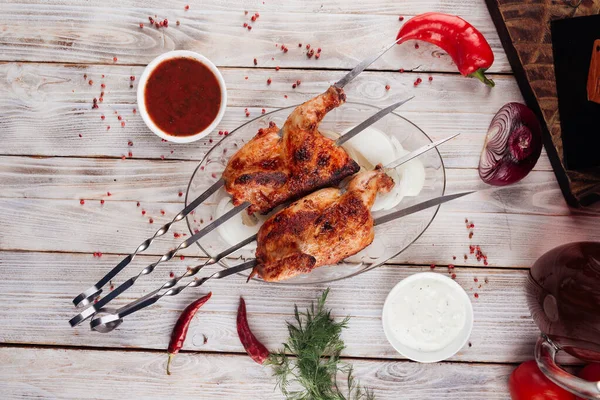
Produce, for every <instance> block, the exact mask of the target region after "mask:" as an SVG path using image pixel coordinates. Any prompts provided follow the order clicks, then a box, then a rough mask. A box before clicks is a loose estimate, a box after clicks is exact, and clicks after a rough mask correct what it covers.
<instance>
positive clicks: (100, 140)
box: [0, 63, 551, 170]
mask: <svg viewBox="0 0 600 400" xmlns="http://www.w3.org/2000/svg"><path fill="white" fill-rule="evenodd" d="M79 67H81V68H79ZM141 70H142V68H141V67H125V66H89V67H85V66H65V65H60V64H51V65H47V64H46V65H43V64H16V63H10V64H4V65H0V90H2V91H3V93H5V96H3V97H2V98H0V126H2V127H3V138H4V144H3V146H2V149H1V150H0V153H1V154H10V155H40V156H57V155H58V156H102V157H118V158H120V157H121V156H123V155H127V154H128V151H129V150H131V151H132V155H133V157H134V158H160V157H161V156H164V157H166V158H167V159H187V160H190V159H191V160H201V159H202V157H203V156H204V154H205V153H206V152H207V151H208V150H209V149H210V147H212V145H213V144H212V143H210V139H212V140H213V141H214V140H217V139H220V138H221V137H220V136H219V135H218V134H217V133H218V131H219V130H227V131H230V132H231V131H233V130H234V129H235V128H236V127H237V126H239V125H241V124H242V123H245V122H247V121H248V119H249V118H247V117H246V116H245V113H244V108H246V107H249V110H250V112H251V117H250V118H254V117H256V116H258V115H260V113H261V109H262V108H265V109H266V111H271V110H272V109H275V108H280V107H288V106H292V105H294V104H298V103H301V102H303V101H306V100H308V99H309V98H311V97H312V96H314V95H315V94H316V93H319V92H320V91H322V90H324V88H326V87H327V85H329V84H330V83H331V82H333V81H335V80H336V79H338V78H339V77H340V75H341V73H340V72H338V71H301V70H281V71H279V72H274V71H271V70H266V69H223V73H224V76H225V80H226V81H227V85H228V93H229V98H228V99H229V109H228V111H227V112H226V114H225V118H224V120H223V121H222V123H221V124H220V126H219V127H218V128H217V130H215V132H214V133H213V134H212V135H211V136H209V137H208V138H206V140H200V141H197V142H195V143H190V144H186V145H177V144H172V143H163V142H161V141H160V140H159V139H158V137H156V136H154V135H153V134H152V133H151V132H150V131H149V130H148V128H147V127H146V126H145V125H144V123H143V121H142V119H141V117H140V116H139V115H134V114H133V108H134V107H136V106H135V103H136V95H135V90H134V89H135V88H134V89H130V88H129V85H130V82H131V81H130V80H129V77H130V76H131V75H135V76H139V74H140V73H141ZM84 74H86V75H87V77H88V80H89V79H92V80H93V81H94V85H93V86H91V87H90V85H89V84H88V83H87V80H86V79H84V78H83V75H84ZM102 74H104V75H105V78H104V79H103V78H102ZM246 76H248V80H246V79H244V78H245V77H246ZM416 76H422V78H423V79H424V80H425V82H424V83H422V84H421V85H420V86H419V87H417V88H415V87H414V85H413V82H414V80H415V79H416ZM427 76H428V75H415V74H406V73H404V74H401V73H381V72H379V73H370V72H365V73H363V74H362V75H360V76H359V77H358V78H357V79H356V81H355V82H352V83H351V84H350V86H348V88H347V93H348V100H349V101H355V102H366V103H369V104H372V105H374V106H379V107H382V106H386V105H389V104H391V103H393V102H395V101H399V100H402V99H404V98H406V97H407V96H408V95H409V94H414V95H416V96H417V97H416V98H415V99H413V100H412V101H410V102H409V103H407V104H406V105H404V106H403V107H402V108H401V109H399V110H398V112H399V113H400V115H403V116H405V117H406V118H409V119H410V120H412V121H413V122H414V123H416V124H417V125H418V126H420V127H421V128H422V129H423V130H424V131H425V132H426V133H427V134H429V135H430V136H431V137H432V138H433V139H441V138H444V137H447V136H449V135H451V134H455V133H456V132H461V135H460V136H459V137H458V138H456V139H454V140H453V141H451V142H449V143H447V144H444V146H442V147H441V148H440V150H441V152H442V156H443V157H444V163H445V165H446V166H447V167H457V168H475V167H477V165H478V163H479V155H480V152H481V148H482V146H483V140H484V136H485V133H486V131H487V128H488V125H489V122H490V121H491V119H492V117H493V116H494V114H495V113H496V112H497V111H498V109H499V108H500V106H501V105H502V104H504V103H506V102H509V101H521V95H520V93H519V91H518V90H517V87H516V84H515V82H514V81H513V79H512V78H511V77H504V76H497V77H496V81H497V85H496V87H495V88H494V89H493V90H489V89H487V88H485V87H484V86H483V85H481V84H480V83H479V82H476V81H475V80H473V79H462V78H459V77H456V76H451V75H438V74H435V75H433V77H434V79H433V81H432V82H431V83H430V82H429V81H428V80H427ZM269 77H272V78H273V80H274V81H273V83H272V84H271V85H267V84H266V81H267V79H268V78H269ZM297 79H301V80H302V82H303V83H302V85H301V86H300V87H299V88H298V89H295V90H293V89H292V88H291V83H292V82H295V81H296V80H297ZM101 83H105V85H106V89H105V93H106V94H105V98H104V99H105V100H104V103H102V104H101V105H100V108H99V109H97V110H92V109H91V104H92V99H93V98H94V97H96V98H97V97H99V95H100V91H101V90H102V89H101V88H100V87H99V86H100V84H101ZM386 84H390V85H391V90H389V91H386V90H385V85H386ZM134 85H135V84H134ZM286 95H287V96H288V98H287V99H286V98H285V97H284V96H286ZM115 111H117V112H118V113H119V115H121V116H122V117H123V118H124V121H125V122H126V126H125V127H124V128H123V127H121V126H119V125H120V122H121V121H119V120H117V116H116V115H114V112H115ZM102 115H105V118H106V119H105V120H101V116H102ZM107 126H111V129H110V130H109V131H107ZM79 134H81V135H82V137H79ZM128 141H133V143H134V148H133V149H129V148H128V146H127V143H128ZM171 151H173V153H171ZM536 169H539V170H551V167H550V164H549V162H548V160H547V158H546V157H545V155H543V156H542V158H541V159H540V161H539V162H538V165H537V166H536Z"/></svg>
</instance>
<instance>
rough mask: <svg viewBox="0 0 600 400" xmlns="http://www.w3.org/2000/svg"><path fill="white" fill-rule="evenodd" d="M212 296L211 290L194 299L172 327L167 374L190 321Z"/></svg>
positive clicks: (169, 373) (180, 346)
mask: <svg viewBox="0 0 600 400" xmlns="http://www.w3.org/2000/svg"><path fill="white" fill-rule="evenodd" d="M211 296H212V292H209V293H208V294H207V295H206V296H204V297H201V298H199V299H198V300H196V301H194V302H193V303H192V304H190V305H189V306H187V307H186V308H185V309H184V310H183V311H182V313H181V315H180V316H179V319H178V320H177V323H176V324H175V327H174V328H173V333H171V341H170V342H169V348H168V352H169V359H168V360H167V375H171V370H170V367H171V360H172V359H173V357H174V356H175V354H177V353H179V350H181V348H182V347H183V343H184V342H185V337H186V336H187V332H188V329H189V327H190V323H191V322H192V319H193V318H194V315H196V312H198V310H199V309H200V307H202V306H203V305H204V303H206V302H207V301H208V300H209V299H210V297H211Z"/></svg>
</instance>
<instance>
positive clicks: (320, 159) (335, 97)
mask: <svg viewBox="0 0 600 400" xmlns="http://www.w3.org/2000/svg"><path fill="white" fill-rule="evenodd" d="M345 100H346V95H345V94H344V91H343V90H342V89H340V88H337V87H335V86H331V87H330V88H329V89H328V90H327V91H326V92H325V93H322V94H320V95H318V96H316V97H314V98H313V99H311V100H308V101H307V102H305V103H303V104H301V105H299V106H298V107H296V109H294V111H292V113H291V114H290V116H289V117H288V119H287V120H286V122H285V124H284V125H283V136H282V137H280V136H279V135H278V132H279V129H278V127H277V125H275V124H274V123H271V125H270V126H269V127H268V128H263V129H260V130H259V132H258V134H257V135H256V136H255V137H254V138H252V140H250V141H249V142H248V143H246V144H245V145H244V146H243V147H242V148H241V149H240V150H239V151H237V152H236V153H235V154H234V155H233V156H232V157H231V159H230V160H229V162H228V164H227V167H226V168H225V171H224V172H223V179H224V181H225V189H226V190H227V192H228V193H229V194H231V196H232V197H233V204H234V205H236V206H237V205H239V204H241V203H243V202H245V201H247V202H250V203H251V204H252V205H251V206H250V207H249V208H248V213H249V214H252V213H255V212H260V213H267V212H269V211H270V210H272V209H273V208H275V207H276V206H278V205H280V204H283V203H285V202H287V201H291V200H295V199H298V198H300V197H302V196H303V195H305V194H308V193H310V192H313V191H315V190H317V189H320V188H323V187H327V186H335V185H337V184H338V183H339V182H341V181H342V180H343V179H344V178H346V177H348V176H350V175H353V174H355V173H356V172H358V170H359V169H360V167H359V166H358V164H357V163H356V162H355V161H354V160H352V158H350V156H348V154H347V153H346V151H345V150H344V149H342V148H341V147H339V146H336V144H335V142H334V141H333V140H331V139H328V138H326V137H324V136H323V135H321V133H319V131H318V128H319V124H320V122H321V121H322V120H323V118H324V117H325V115H326V114H327V113H328V112H329V111H331V110H332V109H334V108H336V107H339V106H340V105H342V104H343V103H344V101H345Z"/></svg>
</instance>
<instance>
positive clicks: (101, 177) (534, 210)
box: [0, 146, 600, 215]
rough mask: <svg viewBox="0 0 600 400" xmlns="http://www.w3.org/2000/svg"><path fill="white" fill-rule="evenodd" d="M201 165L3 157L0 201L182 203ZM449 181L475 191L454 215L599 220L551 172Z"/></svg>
mask: <svg viewBox="0 0 600 400" xmlns="http://www.w3.org/2000/svg"><path fill="white" fill-rule="evenodd" d="M127 148H129V149H133V150H134V151H135V150H136V147H135V146H133V147H128V146H127ZM197 165H198V163H197V162H195V161H181V160H174V161H171V160H164V161H161V160H140V159H131V160H126V161H123V160H120V159H102V158H65V157H50V158H36V157H21V156H16V157H8V156H0V198H29V199H61V200H66V199H70V200H79V199H86V200H88V201H92V202H93V201H99V200H100V199H104V200H105V201H136V202H137V201H140V202H142V203H143V204H144V205H145V203H146V202H158V203H160V202H175V203H178V204H179V203H180V201H181V199H180V198H179V197H178V196H176V194H177V193H178V192H179V191H180V190H182V189H184V188H186V187H187V185H188V183H189V180H190V177H191V176H192V174H193V172H194V170H195V169H196V167H197ZM446 181H447V191H448V192H449V193H454V192H459V191H474V190H475V191H477V193H475V194H473V195H470V196H468V197H466V198H460V199H458V200H455V201H453V202H452V203H451V204H448V209H450V210H452V211H464V212H470V211H471V210H478V212H496V213H511V214H519V213H523V214H543V215H570V214H571V213H572V212H578V213H588V214H595V215H600V207H595V208H589V209H583V210H576V211H572V210H570V209H569V208H568V207H567V205H566V203H565V201H564V199H563V197H562V196H561V195H560V189H559V188H558V185H557V183H556V179H555V177H554V174H553V173H552V172H551V171H533V172H532V173H531V174H530V175H529V176H528V177H526V178H525V179H524V180H523V181H521V182H519V183H517V184H515V185H511V186H508V187H494V186H489V185H486V184H484V183H483V182H482V181H481V179H480V178H479V174H478V172H477V170H475V169H446ZM109 192H110V193H111V195H110V196H108V195H107V193H109Z"/></svg>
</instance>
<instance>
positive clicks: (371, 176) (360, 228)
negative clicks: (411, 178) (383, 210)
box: [252, 168, 394, 282]
mask: <svg viewBox="0 0 600 400" xmlns="http://www.w3.org/2000/svg"><path fill="white" fill-rule="evenodd" d="M393 186H394V181H393V180H392V178H390V177H389V176H388V175H386V174H385V172H384V171H383V170H382V169H380V168H377V169H375V170H373V171H369V172H363V173H360V174H358V175H356V176H355V177H354V178H352V180H351V181H350V183H349V184H348V187H347V190H346V192H344V193H342V191H341V190H340V189H337V188H327V189H322V190H319V191H317V192H314V193H312V194H310V195H308V196H306V197H304V198H302V199H300V200H298V201H296V202H295V203H293V204H291V205H290V206H288V207H286V208H285V209H283V210H281V211H279V212H277V213H276V214H274V215H272V216H271V217H270V218H269V219H268V220H267V221H266V222H265V223H264V225H263V226H262V227H261V228H260V230H259V232H258V238H257V243H258V247H257V249H256V260H257V262H258V264H257V266H256V267H255V268H254V270H253V271H252V276H254V275H256V274H258V275H259V276H260V277H261V278H262V279H264V280H265V281H271V282H273V281H280V280H284V279H288V278H291V277H294V276H296V275H299V274H302V273H308V272H310V271H312V270H313V269H314V268H316V267H319V266H322V265H332V264H336V263H337V262H339V261H341V260H343V259H344V258H346V257H348V256H351V255H353V254H356V253H358V252H359V251H360V250H362V249H364V248H365V247H367V246H368V245H369V244H371V242H372V241H373V238H374V235H375V233H374V229H373V217H372V216H371V207H372V206H373V203H374V202H375V197H376V196H377V194H378V193H388V192H389V191H390V190H391V189H392V187H393Z"/></svg>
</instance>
